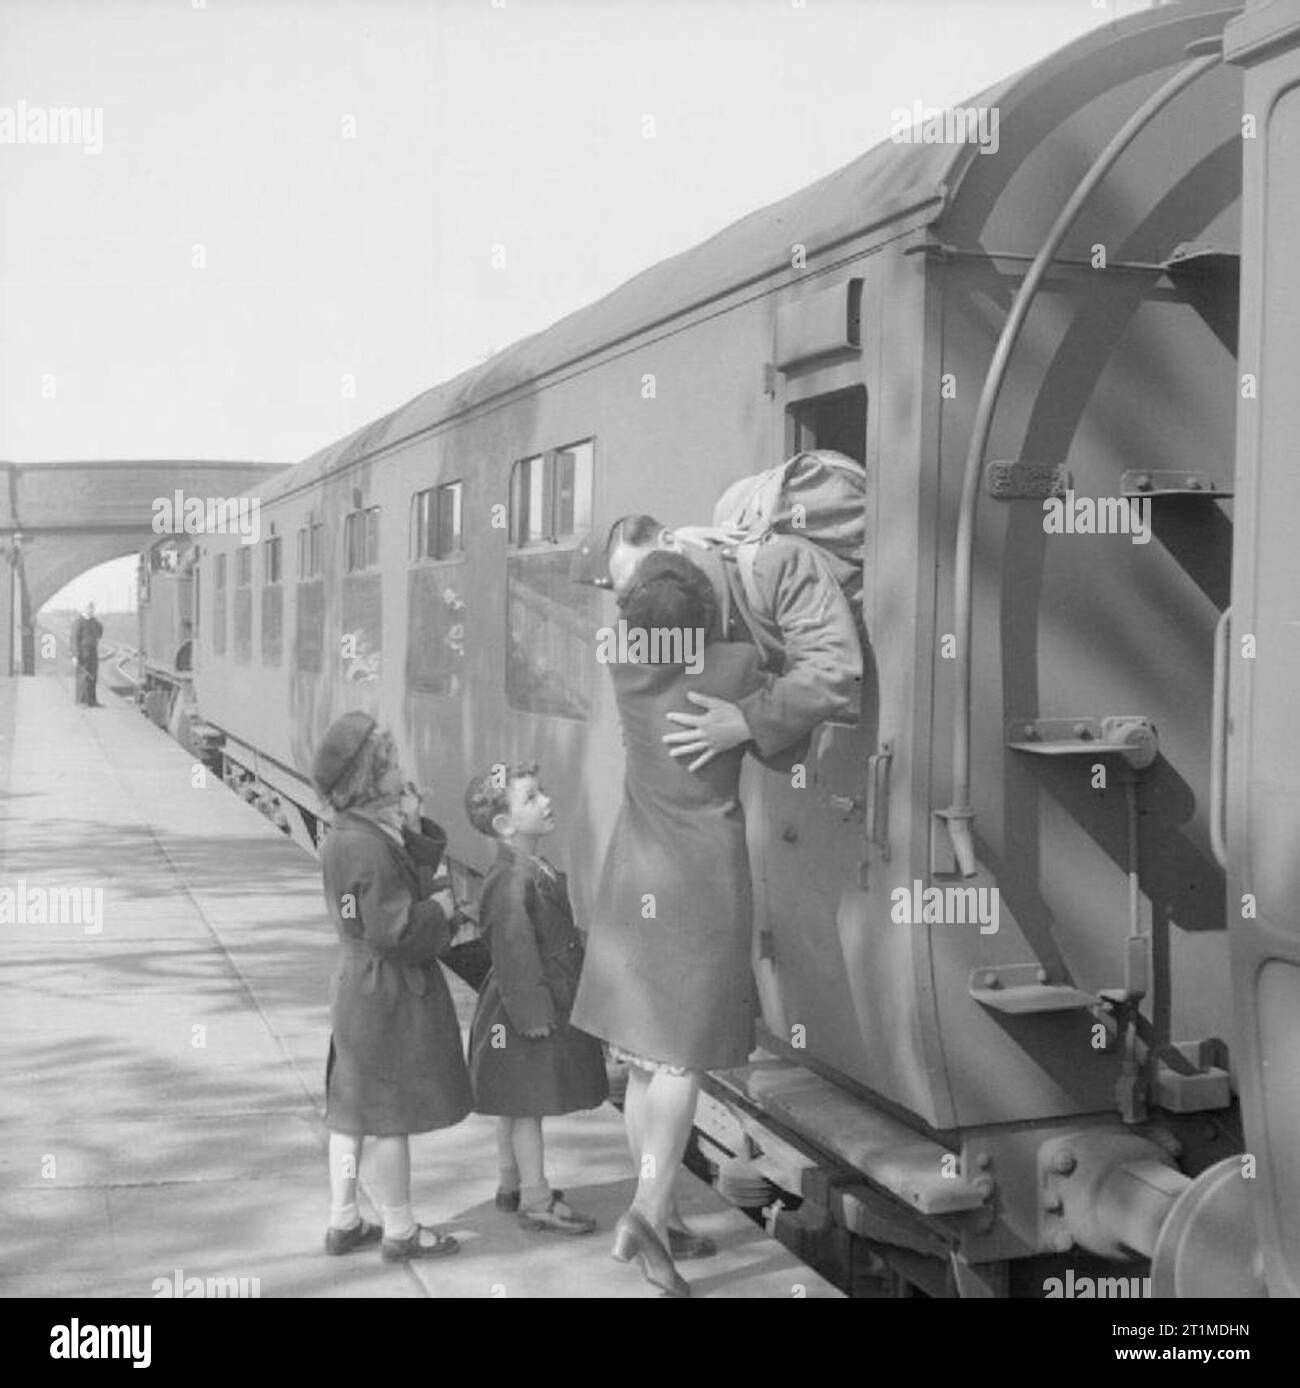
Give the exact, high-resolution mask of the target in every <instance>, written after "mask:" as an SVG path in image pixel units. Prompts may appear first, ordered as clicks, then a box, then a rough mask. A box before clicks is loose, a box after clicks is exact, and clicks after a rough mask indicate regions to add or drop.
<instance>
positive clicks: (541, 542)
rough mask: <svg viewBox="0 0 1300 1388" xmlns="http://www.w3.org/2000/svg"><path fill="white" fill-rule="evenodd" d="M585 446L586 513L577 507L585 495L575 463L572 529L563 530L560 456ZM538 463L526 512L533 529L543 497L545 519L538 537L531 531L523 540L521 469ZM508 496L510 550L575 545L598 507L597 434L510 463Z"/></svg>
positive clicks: (536, 550) (518, 551)
mask: <svg viewBox="0 0 1300 1388" xmlns="http://www.w3.org/2000/svg"><path fill="white" fill-rule="evenodd" d="M582 448H585V449H587V450H588V459H587V465H588V473H587V478H586V487H585V491H586V514H585V516H583V515H582V513H581V512H580V511H579V508H578V498H579V496H580V495H581V494H582V488H580V486H579V482H578V468H577V466H576V465H575V467H574V473H573V483H572V487H573V522H572V529H570V530H566V531H564V532H562V533H561V532H560V530H559V526H558V522H559V512H560V497H561V489H560V486H559V471H560V458H561V457H562V456H563V455H565V454H573V453H575V452H576V451H577V450H578V449H582ZM537 463H540V464H541V470H540V473H539V474H538V475H537V477H536V479H535V480H534V478H533V477H532V476H530V477H529V481H528V509H527V511H526V512H525V513H524V514H525V515H526V517H527V521H528V529H529V531H531V530H532V517H533V509H534V506H535V504H536V503H537V501H539V500H540V502H541V507H542V509H543V511H544V512H545V515H546V519H545V523H544V526H543V528H542V529H541V531H540V533H539V534H538V535H537V537H536V538H533V537H532V535H531V534H530V535H529V536H527V537H526V538H523V539H520V537H519V531H520V520H521V516H520V505H519V503H520V502H521V501H522V500H523V486H522V483H521V480H520V479H521V472H520V469H521V468H523V467H524V466H525V465H529V466H530V467H531V466H532V465H534V464H537ZM506 496H507V514H506V550H507V552H508V553H510V554H527V553H547V552H554V551H558V550H564V549H572V548H574V547H576V545H577V542H578V541H579V540H580V539H581V538H582V536H583V535H584V534H585V533H586V532H587V531H588V530H589V529H590V528H591V520H592V517H593V516H594V515H595V510H596V435H595V434H589V435H587V436H586V437H585V438H579V439H574V440H572V441H571V442H569V443H564V444H560V445H559V446H558V447H556V448H548V449H544V450H543V451H542V452H540V453H528V454H525V455H524V456H523V457H522V458H516V459H515V461H514V462H513V463H512V464H511V465H510V474H509V478H508V482H507V487H506Z"/></svg>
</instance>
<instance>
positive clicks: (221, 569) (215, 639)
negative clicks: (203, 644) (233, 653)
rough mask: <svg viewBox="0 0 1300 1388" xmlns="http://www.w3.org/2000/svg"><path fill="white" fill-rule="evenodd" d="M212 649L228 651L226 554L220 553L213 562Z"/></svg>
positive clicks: (221, 651) (220, 653)
mask: <svg viewBox="0 0 1300 1388" xmlns="http://www.w3.org/2000/svg"><path fill="white" fill-rule="evenodd" d="M212 649H213V652H214V653H215V654H216V655H225V653H226V556H225V555H224V554H218V555H217V556H216V558H215V559H214V560H213V562H212Z"/></svg>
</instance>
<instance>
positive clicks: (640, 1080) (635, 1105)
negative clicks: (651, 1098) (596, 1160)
mask: <svg viewBox="0 0 1300 1388" xmlns="http://www.w3.org/2000/svg"><path fill="white" fill-rule="evenodd" d="M649 1085H650V1072H649V1071H648V1070H643V1069H641V1067H640V1066H639V1065H634V1066H632V1067H631V1070H630V1071H629V1073H628V1079H627V1093H626V1095H625V1096H624V1098H623V1125H624V1127H625V1128H626V1129H627V1145H628V1150H629V1151H630V1152H631V1153H632V1166H633V1169H634V1170H636V1172H637V1173H638V1174H639V1173H640V1171H641V1153H642V1151H643V1150H644V1142H645V1137H644V1134H643V1131H642V1128H643V1124H642V1120H641V1115H642V1113H643V1112H644V1111H645V1096H646V1091H647V1089H648V1088H649ZM668 1226H669V1228H672V1229H688V1228H689V1226H688V1225H687V1223H686V1221H685V1220H684V1219H683V1218H682V1212H681V1211H680V1210H679V1209H678V1208H677V1185H676V1181H675V1180H674V1183H673V1190H672V1194H671V1195H670V1197H669V1200H668Z"/></svg>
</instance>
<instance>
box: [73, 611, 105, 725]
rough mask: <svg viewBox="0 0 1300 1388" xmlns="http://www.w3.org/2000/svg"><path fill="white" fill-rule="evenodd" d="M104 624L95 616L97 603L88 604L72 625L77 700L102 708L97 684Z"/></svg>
mask: <svg viewBox="0 0 1300 1388" xmlns="http://www.w3.org/2000/svg"><path fill="white" fill-rule="evenodd" d="M103 635H104V626H103V623H102V622H100V620H99V618H98V617H96V616H95V604H94V603H93V602H88V603H87V604H86V612H85V616H82V617H78V618H77V620H76V621H75V622H74V623H73V626H72V654H73V658H74V659H75V660H76V662H77V702H78V703H79V704H86V705H88V706H89V707H90V708H101V707H102V705H101V704H100V702H99V692H98V690H97V688H96V685H97V683H98V680H99V642H100V638H101V637H102V636H103Z"/></svg>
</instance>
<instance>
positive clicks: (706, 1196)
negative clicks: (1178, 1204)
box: [0, 675, 839, 1298]
mask: <svg viewBox="0 0 1300 1388" xmlns="http://www.w3.org/2000/svg"><path fill="white" fill-rule="evenodd" d="M101 687H102V686H101ZM102 697H104V698H105V699H106V700H107V703H106V706H105V707H104V708H102V709H86V708H80V707H77V706H76V705H74V703H73V698H72V690H71V685H70V682H69V681H68V680H67V679H65V678H62V677H59V676H54V675H49V676H45V677H38V678H29V679H19V680H12V679H11V680H3V681H0V1054H3V1056H4V1063H3V1076H4V1078H3V1080H2V1081H0V1178H2V1179H0V1296H9V1297H12V1296H36V1297H62V1296H78V1297H80V1296H119V1297H146V1298H147V1297H152V1296H158V1295H164V1294H166V1291H165V1290H164V1284H165V1286H166V1288H168V1289H171V1290H172V1291H175V1290H177V1289H179V1288H180V1287H182V1286H186V1285H187V1284H188V1285H189V1287H190V1289H191V1294H193V1290H194V1288H195V1285H196V1284H194V1283H193V1282H192V1281H191V1279H196V1278H197V1279H203V1285H204V1286H205V1287H206V1286H207V1285H208V1284H207V1279H231V1278H234V1279H246V1280H245V1281H244V1282H243V1285H242V1288H241V1290H244V1291H245V1293H246V1294H254V1292H255V1294H257V1295H260V1296H262V1297H271V1296H293V1297H321V1296H398V1297H422V1296H423V1297H444V1296H445V1297H491V1296H505V1297H547V1296H564V1297H629V1298H635V1297H646V1296H657V1295H658V1293H657V1292H656V1290H655V1289H654V1288H653V1287H650V1286H649V1285H648V1284H647V1283H646V1282H644V1281H643V1280H642V1278H641V1277H640V1275H639V1273H638V1272H637V1270H636V1268H635V1266H631V1265H621V1264H619V1263H616V1262H614V1261H612V1260H611V1259H610V1257H609V1245H610V1237H611V1234H612V1229H613V1225H614V1222H615V1220H616V1219H617V1217H618V1215H619V1214H620V1213H621V1211H622V1210H623V1209H624V1208H625V1207H626V1205H627V1202H628V1200H629V1198H630V1194H631V1190H632V1180H631V1177H630V1171H629V1161H628V1157H627V1154H626V1149H625V1147H624V1144H623V1137H622V1122H621V1119H620V1116H619V1115H618V1113H617V1112H615V1110H614V1109H613V1108H611V1107H610V1106H609V1105H608V1104H606V1105H603V1106H602V1107H601V1108H600V1109H598V1110H595V1111H593V1112H591V1113H586V1114H577V1115H571V1116H569V1117H566V1118H561V1119H551V1120H548V1123H547V1145H548V1153H549V1156H548V1168H549V1174H550V1177H551V1179H552V1181H553V1182H554V1184H556V1185H557V1186H560V1187H561V1188H563V1189H564V1190H566V1191H568V1192H571V1193H572V1195H573V1198H574V1201H575V1203H577V1204H578V1205H580V1206H581V1208H583V1209H584V1210H588V1211H590V1212H591V1213H592V1214H594V1215H596V1216H597V1218H598V1219H599V1220H600V1231H599V1232H598V1233H597V1234H596V1235H595V1236H593V1237H591V1238H587V1239H558V1238H555V1237H553V1236H546V1235H537V1234H529V1233H527V1232H525V1231H523V1230H521V1229H519V1227H518V1226H517V1225H516V1224H515V1222H514V1220H513V1219H512V1218H511V1217H510V1216H507V1215H502V1214H500V1213H498V1212H497V1211H496V1209H495V1208H494V1205H493V1200H492V1196H493V1190H494V1187H495V1178H496V1171H495V1147H494V1143H493V1127H492V1124H493V1120H492V1119H490V1118H481V1117H477V1116H474V1117H471V1118H469V1119H467V1120H466V1121H465V1122H464V1123H462V1124H461V1125H459V1126H458V1127H456V1128H453V1129H450V1130H448V1131H445V1132H442V1133H434V1134H427V1135H424V1136H421V1137H418V1138H415V1139H413V1142H412V1167H413V1183H412V1184H413V1195H414V1204H415V1209H416V1213H417V1215H418V1217H419V1218H420V1219H421V1220H423V1221H426V1222H432V1223H436V1224H438V1225H439V1226H440V1227H444V1228H447V1229H449V1230H450V1231H451V1232H453V1233H455V1235H456V1236H457V1237H458V1238H459V1239H460V1240H461V1242H462V1245H463V1247H462V1251H461V1254H460V1256H459V1257H457V1258H454V1259H451V1260H448V1261H446V1262H432V1263H413V1264H409V1265H398V1266H390V1265H387V1264H384V1263H383V1262H381V1260H380V1259H379V1257H378V1253H377V1251H375V1250H371V1249H367V1250H363V1251H361V1252H359V1253H355V1254H352V1255H349V1256H347V1257H342V1258H331V1257H327V1256H326V1255H325V1254H324V1252H323V1250H322V1242H323V1237H324V1229H325V1223H326V1216H327V1212H328V1203H329V1199H328V1184H327V1177H326V1166H325V1130H324V1126H323V1123H322V1114H323V1107H324V1095H323V1088H324V1060H325V1053H326V1043H327V1036H328V1026H329V1023H328V1011H327V1003H328V995H329V978H330V974H331V970H332V967H333V963H334V935H333V930H332V928H331V927H330V925H329V922H328V919H327V917H326V915H325V912H324V909H323V906H322V903H321V894H320V879H319V870H318V868H317V865H316V862H315V860H314V859H313V858H312V857H311V856H310V855H309V854H307V853H305V852H304V851H303V850H302V849H300V848H298V847H296V846H295V845H294V844H293V843H291V842H290V841H289V840H288V839H286V838H285V837H283V836H282V835H281V834H280V833H279V832H278V831H277V830H276V828H275V827H274V826H273V825H272V824H271V823H270V822H269V821H268V820H267V819H265V818H264V817H263V816H262V815H260V814H259V813H258V812H257V811H256V810H255V809H253V808H252V807H251V806H249V805H247V804H245V803H244V802H243V801H242V800H241V799H239V797H238V796H236V795H234V794H233V793H232V792H231V791H229V790H228V789H227V788H226V787H225V786H224V785H222V784H221V783H220V781H219V780H217V779H216V778H215V777H212V776H210V775H209V776H208V777H207V781H206V784H200V783H199V781H200V777H199V776H198V775H197V774H196V766H195V763H194V762H193V761H192V759H191V757H190V756H189V754H188V753H187V752H186V751H185V750H184V749H182V748H181V747H180V746H178V745H177V744H176V743H174V742H173V741H171V740H170V739H169V738H168V737H167V736H166V735H165V734H164V733H162V732H160V731H159V730H158V729H157V728H156V727H154V726H153V725H152V724H151V723H150V722H149V721H148V720H146V719H145V718H143V717H142V716H140V714H139V713H137V712H136V711H135V709H134V708H133V707H131V706H130V705H129V704H128V703H126V702H124V701H121V700H118V699H115V698H113V697H112V696H111V695H109V694H107V693H106V694H104V695H103V696H102ZM32 888H36V889H37V891H36V893H35V895H34V896H33V894H32V890H31V889H32ZM59 889H63V892H62V897H61V898H59ZM60 899H61V902H62V905H61V906H60V908H59V909H58V910H57V911H55V912H53V913H54V914H59V915H60V916H61V917H62V918H63V923H60V924H50V923H49V922H48V921H47V920H46V919H45V917H46V915H47V914H50V913H51V908H50V907H49V906H48V905H47V906H44V907H43V906H41V905H40V904H38V903H40V902H46V903H53V902H55V901H56V900H60ZM74 900H79V901H80V902H81V903H82V910H81V914H80V915H78V914H76V912H75V911H74V910H73V908H72V907H71V906H70V905H69V903H70V902H72V901H74ZM451 983H452V986H453V989H454V990H455V991H456V995H457V1006H458V1010H459V1012H460V1016H461V1022H462V1028H464V1027H466V1026H467V1025H468V1022H469V1017H470V1015H471V1012H472V1008H473V994H472V993H470V991H469V990H468V989H467V988H465V986H464V985H463V984H461V983H460V982H459V980H456V979H451ZM362 1184H363V1187H364V1184H365V1164H364V1159H363V1166H362ZM682 1190H683V1202H682V1203H683V1208H684V1210H685V1212H686V1214H687V1215H688V1217H690V1218H691V1221H692V1223H693V1224H694V1225H696V1227H698V1228H700V1229H701V1230H702V1231H703V1232H706V1233H708V1234H710V1235H711V1236H712V1237H713V1238H715V1239H716V1241H717V1242H718V1245H719V1254H718V1256H717V1257H715V1258H711V1259H708V1260H704V1261H699V1262H688V1263H684V1264H682V1265H681V1271H682V1272H683V1275H684V1276H685V1277H686V1278H687V1279H688V1281H689V1282H690V1283H691V1285H692V1290H693V1292H694V1294H695V1295H696V1296H713V1297H791V1296H818V1297H823V1296H825V1297H833V1296H838V1295H839V1293H838V1292H837V1291H836V1290H835V1289H834V1288H833V1287H832V1286H831V1285H830V1284H829V1283H827V1282H826V1281H824V1280H823V1279H822V1278H821V1277H819V1276H818V1275H817V1274H816V1273H814V1272H813V1271H812V1270H811V1269H809V1268H807V1267H805V1266H804V1265H803V1264H801V1263H799V1262H798V1260H797V1259H795V1258H794V1256H793V1255H792V1254H791V1253H790V1252H788V1251H787V1250H786V1249H785V1248H784V1247H782V1246H781V1245H780V1244H778V1243H777V1242H775V1241H774V1240H772V1239H771V1238H769V1237H767V1235H766V1234H765V1233H764V1232H763V1231H762V1230H761V1229H760V1228H759V1227H758V1226H757V1225H755V1224H754V1223H753V1222H751V1221H750V1220H748V1219H747V1218H745V1217H744V1216H743V1215H742V1214H740V1213H739V1212H738V1211H736V1210H734V1209H733V1208H731V1207H730V1206H728V1205H726V1204H725V1203H724V1202H723V1201H722V1200H721V1198H720V1197H719V1196H718V1195H717V1194H716V1193H715V1192H714V1191H713V1190H712V1189H711V1188H710V1187H708V1186H707V1185H705V1184H704V1183H702V1182H700V1181H699V1180H697V1179H696V1178H695V1177H693V1176H691V1175H689V1174H688V1173H685V1172H683V1175H682ZM363 1209H365V1210H366V1212H367V1214H369V1215H370V1216H371V1217H373V1204H372V1203H369V1202H368V1201H366V1200H365V1199H364V1198H363ZM253 1279H256V1282H255V1283H254V1280H253ZM226 1285H227V1286H229V1285H230V1284H229V1283H227V1284H226ZM228 1294H232V1293H228Z"/></svg>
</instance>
